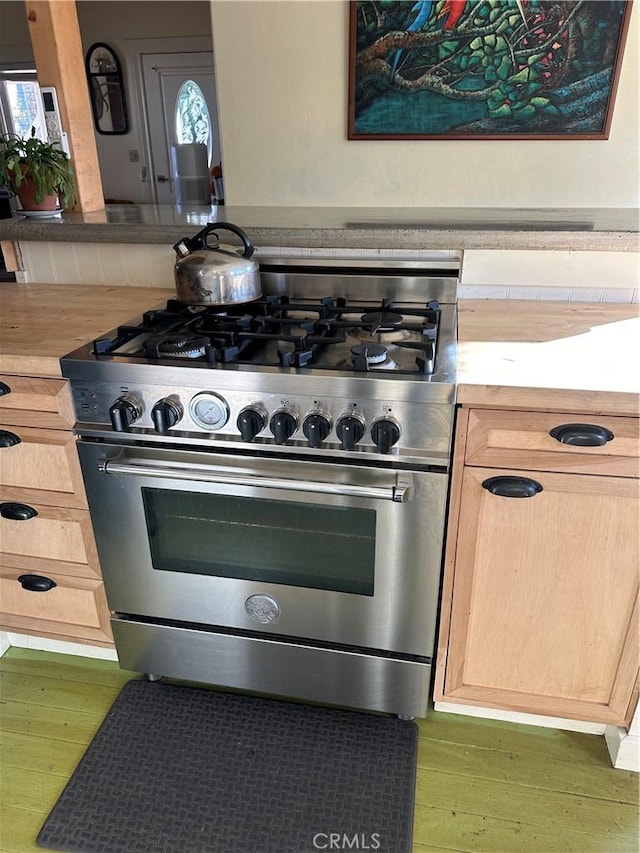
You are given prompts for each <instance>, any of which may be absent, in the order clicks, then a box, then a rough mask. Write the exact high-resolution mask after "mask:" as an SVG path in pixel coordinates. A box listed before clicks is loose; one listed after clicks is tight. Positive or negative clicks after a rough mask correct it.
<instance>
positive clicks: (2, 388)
mask: <svg viewBox="0 0 640 853" xmlns="http://www.w3.org/2000/svg"><path fill="white" fill-rule="evenodd" d="M10 393H11V388H10V386H9V385H7V383H6V382H0V397H4V396H5V395H6V394H10Z"/></svg>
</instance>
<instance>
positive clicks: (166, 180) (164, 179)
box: [156, 175, 169, 184]
mask: <svg viewBox="0 0 640 853" xmlns="http://www.w3.org/2000/svg"><path fill="white" fill-rule="evenodd" d="M156 181H157V182H158V183H159V184H168V183H169V178H168V177H167V176H166V175H156Z"/></svg>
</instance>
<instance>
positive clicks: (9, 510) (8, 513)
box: [0, 502, 38, 521]
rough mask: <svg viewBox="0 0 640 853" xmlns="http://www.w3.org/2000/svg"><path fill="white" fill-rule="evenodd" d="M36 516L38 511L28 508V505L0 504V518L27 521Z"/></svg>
mask: <svg viewBox="0 0 640 853" xmlns="http://www.w3.org/2000/svg"><path fill="white" fill-rule="evenodd" d="M37 514H38V510H37V509H34V508H33V507H32V506H29V504H19V503H12V502H5V503H1V504H0V516H2V518H7V519H11V521H29V519H30V518H35V517H36V515H37Z"/></svg>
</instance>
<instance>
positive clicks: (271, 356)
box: [61, 258, 459, 466]
mask: <svg viewBox="0 0 640 853" xmlns="http://www.w3.org/2000/svg"><path fill="white" fill-rule="evenodd" d="M437 261H438V265H439V266H438V268H435V267H433V266H429V265H427V266H425V265H424V264H421V265H418V266H416V265H415V264H409V263H407V264H405V265H402V264H401V263H399V262H395V263H394V265H393V266H390V265H383V264H381V263H380V262H378V263H367V262H363V261H358V262H355V261H354V262H353V264H352V265H350V264H349V263H347V262H346V261H341V262H340V267H336V264H335V262H333V261H326V263H325V264H320V263H319V262H318V260H317V259H314V261H313V264H305V263H302V262H301V261H298V260H297V261H296V263H295V264H287V263H285V262H283V261H279V262H278V264H272V265H266V264H265V263H264V262H263V261H262V260H261V262H260V270H261V279H262V286H263V291H264V293H265V294H267V295H266V297H265V298H264V299H259V300H256V301H253V302H248V303H244V304H241V305H236V306H226V307H213V306H203V307H201V306H190V305H186V304H184V303H182V302H179V301H178V300H175V299H173V300H169V302H168V303H167V304H166V305H162V306H159V307H155V308H152V309H150V310H149V311H147V312H145V313H144V314H143V315H142V316H141V317H138V318H136V319H135V320H133V321H132V322H131V323H128V324H126V325H123V326H120V327H119V328H117V329H114V330H113V331H111V332H107V333H105V334H104V335H103V336H101V337H100V338H99V339H98V340H96V341H93V342H92V343H89V344H86V345H85V346H83V347H80V348H79V349H77V350H76V351H74V352H72V353H69V354H68V355H66V356H65V357H64V358H63V359H61V367H62V374H63V376H65V377H66V378H67V379H69V381H70V385H71V391H72V395H73V401H74V406H75V410H76V418H77V421H76V425H75V429H76V431H77V432H78V434H79V435H81V436H83V437H89V438H90V439H91V440H93V439H94V438H95V439H97V440H103V439H104V438H110V437H112V436H114V435H115V434H116V433H117V434H118V441H120V442H122V443H125V444H126V443H135V442H140V443H154V442H156V443H162V444H163V445H166V444H168V443H170V444H171V445H172V446H173V445H175V446H181V445H185V446H187V445H188V446H191V447H193V446H197V447H200V448H206V449H207V450H209V449H213V450H222V451H224V452H227V451H233V452H242V453H245V452H246V453H259V454H264V453H267V454H269V453H272V454H276V455H287V456H289V455H291V454H295V455H296V457H297V456H300V455H302V456H305V457H309V458H316V459H324V458H331V457H340V458H341V459H345V460H351V461H356V460H357V462H362V461H366V462H367V463H368V462H374V463H375V464H378V463H379V462H380V460H381V458H382V457H384V459H385V464H391V463H393V464H396V463H398V464H419V465H437V466H447V465H448V460H449V454H450V446H451V430H452V423H453V414H454V403H455V384H456V301H455V300H456V283H457V275H458V268H459V264H458V262H457V261H456V260H451V261H450V263H451V265H452V266H451V267H447V266H446V263H449V261H447V260H446V259H445V260H444V261H442V259H440V258H438V259H437ZM443 263H444V264H445V266H444V267H443V268H442V269H440V265H441V264H443Z"/></svg>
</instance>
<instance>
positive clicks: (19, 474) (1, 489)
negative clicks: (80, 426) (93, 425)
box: [0, 425, 87, 509]
mask: <svg viewBox="0 0 640 853" xmlns="http://www.w3.org/2000/svg"><path fill="white" fill-rule="evenodd" d="M14 442H15V443H14ZM0 501H22V502H25V503H29V504H30V503H42V504H47V505H49V506H66V507H74V508H77V509H85V508H86V506H87V499H86V496H85V493H84V483H83V481H82V474H81V472H80V461H79V460H78V451H77V448H76V440H75V437H74V436H73V434H72V433H70V432H62V431H60V432H58V431H56V430H46V429H32V428H31V427H20V426H13V425H12V426H6V427H5V426H3V427H2V428H1V429H0Z"/></svg>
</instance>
